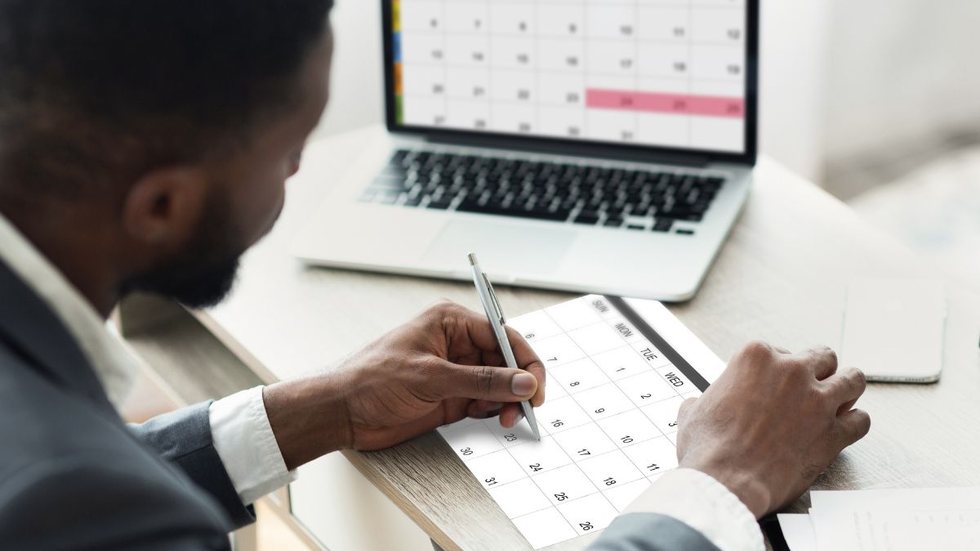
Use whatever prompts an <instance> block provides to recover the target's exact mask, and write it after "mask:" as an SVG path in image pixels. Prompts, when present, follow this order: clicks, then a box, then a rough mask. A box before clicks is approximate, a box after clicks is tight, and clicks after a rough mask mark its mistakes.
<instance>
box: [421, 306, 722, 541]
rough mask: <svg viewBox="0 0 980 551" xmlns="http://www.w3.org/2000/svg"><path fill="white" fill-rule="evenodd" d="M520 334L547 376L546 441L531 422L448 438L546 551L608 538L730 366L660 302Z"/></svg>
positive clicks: (672, 462)
mask: <svg viewBox="0 0 980 551" xmlns="http://www.w3.org/2000/svg"><path fill="white" fill-rule="evenodd" d="M509 325H510V326H511V327H513V328H515V329H517V330H518V331H519V332H521V333H522V334H523V336H524V337H525V338H526V339H527V340H528V342H529V343H530V344H531V346H532V347H533V348H534V350H535V352H537V354H538V356H539V357H540V358H541V361H542V362H543V363H544V364H545V369H546V371H547V381H548V382H547V387H546V401H545V403H544V405H542V406H541V407H538V408H535V415H536V417H537V420H538V424H539V429H540V431H541V441H540V442H537V441H535V440H534V437H533V436H532V435H531V431H530V428H529V426H528V424H527V422H526V421H521V422H520V423H519V424H518V425H517V426H516V427H514V428H512V429H505V428H503V427H501V426H500V423H499V421H498V420H497V419H485V420H479V419H465V420H463V421H460V422H459V423H455V424H453V425H449V426H447V427H443V428H440V429H439V432H440V434H442V436H443V438H444V439H445V440H446V442H448V443H449V445H450V446H451V447H452V448H453V450H455V452H456V454H457V455H458V456H459V458H460V459H461V460H462V461H463V463H465V464H466V466H467V467H469V469H470V471H471V472H472V473H473V475H474V476H475V477H476V478H477V480H479V482H480V483H481V484H482V485H483V487H484V488H485V489H486V491H487V492H489V494H490V496H492V497H493V499H494V501H496V502H497V504H498V505H499V506H500V508H501V509H502V510H503V512H504V513H505V514H506V515H507V516H508V517H509V518H510V519H511V520H512V521H513V522H514V525H515V526H516V527H517V529H518V530H520V532H521V533H522V534H523V535H524V537H526V538H527V540H528V542H529V543H530V544H531V545H532V546H533V547H534V548H535V549H540V548H542V547H547V546H549V545H552V544H555V543H558V542H561V541H565V540H567V539H571V538H574V537H577V536H580V535H584V534H589V533H593V532H597V531H600V530H602V529H603V528H605V527H606V526H608V525H609V523H610V522H612V520H613V518H614V517H615V516H616V515H617V514H619V513H620V512H622V511H623V510H624V509H625V508H626V507H627V506H628V505H629V504H630V503H631V502H632V501H633V500H634V499H635V498H636V497H637V496H639V495H640V494H641V493H642V492H643V491H644V490H645V489H646V488H647V487H648V486H649V485H650V484H651V482H652V481H654V480H656V479H657V477H659V476H661V475H662V474H663V473H664V472H665V471H668V470H670V469H672V468H674V467H676V466H677V451H676V447H675V441H676V435H677V423H676V418H677V412H678V410H679V408H680V405H681V403H682V402H683V401H684V400H685V399H687V398H690V397H693V396H699V395H700V394H701V392H702V391H703V390H705V389H706V388H707V386H708V382H709V381H713V380H714V379H715V378H717V376H718V375H719V374H720V373H721V370H722V369H724V364H723V363H722V362H721V360H719V359H718V358H717V357H716V356H715V355H714V354H713V353H711V352H710V350H708V349H707V347H705V346H704V345H703V344H702V343H701V342H700V341H699V340H698V339H697V337H695V336H694V335H693V334H692V333H690V331H688V330H687V329H686V328H685V327H684V326H683V325H682V324H681V323H680V322H679V321H678V320H677V319H676V318H674V317H673V316H672V315H671V314H670V312H669V311H667V309H666V308H664V307H663V305H661V304H660V303H658V302H654V301H640V300H633V299H626V300H624V299H621V298H618V297H602V296H597V295H591V296H586V297H582V298H579V299H576V300H573V301H570V302H566V303H563V304H559V305H557V306H554V307H551V308H547V309H545V310H540V311H537V312H533V313H531V314H527V315H525V316H521V317H519V318H516V319H513V320H511V321H510V322H509ZM668 341H669V342H668ZM682 353H683V354H685V355H686V359H685V356H682V355H681V354H682ZM692 364H693V365H697V366H698V368H697V369H695V368H694V367H693V365H692Z"/></svg>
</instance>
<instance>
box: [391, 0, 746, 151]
mask: <svg viewBox="0 0 980 551" xmlns="http://www.w3.org/2000/svg"><path fill="white" fill-rule="evenodd" d="M757 3H758V0H522V1H510V0H484V1H464V0H387V1H386V2H384V5H385V10H384V12H385V14H384V17H385V20H386V21H385V33H386V46H387V47H386V50H387V51H386V62H387V76H388V79H387V84H388V94H387V97H388V121H389V126H390V127H391V128H392V129H395V130H398V129H401V130H410V131H411V130H415V131H421V132H426V131H437V132H465V133H470V134H472V133H478V134H487V135H500V136H506V137H514V136H522V137H525V138H534V139H547V140H552V141H554V140H561V141H566V142H567V141H574V142H583V143H595V144H603V145H607V146H608V145H616V146H630V147H640V148H657V149H665V150H676V151H683V152H708V153H719V154H723V155H725V156H730V157H735V158H744V157H745V156H751V157H752V158H754V155H755V144H754V140H755V89H756V86H755V78H756V70H755V67H754V64H755V62H756V61H755V60H756V58H757V56H756V52H755V50H757V46H756V44H757V39H756V36H755V34H756V28H757V25H756V24H755V22H756V20H757V17H758V16H757V13H758V10H757V7H758V6H757Z"/></svg>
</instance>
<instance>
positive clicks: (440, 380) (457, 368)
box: [428, 361, 539, 403]
mask: <svg viewBox="0 0 980 551" xmlns="http://www.w3.org/2000/svg"><path fill="white" fill-rule="evenodd" d="M428 381H430V383H431V384H432V385H433V388H432V391H433V392H435V394H436V395H437V398H438V399H440V400H446V399H450V398H469V399H472V400H484V401H487V402H501V403H503V402H516V401H520V400H528V399H530V398H531V397H532V396H535V395H536V394H537V393H538V388H539V383H538V378H537V377H536V376H535V375H534V374H532V373H528V372H527V371H524V370H521V369H510V368H507V367H490V366H485V365H482V366H469V365H456V364H452V363H450V362H445V361H440V362H439V363H438V364H437V370H436V372H435V373H433V374H432V376H431V377H428Z"/></svg>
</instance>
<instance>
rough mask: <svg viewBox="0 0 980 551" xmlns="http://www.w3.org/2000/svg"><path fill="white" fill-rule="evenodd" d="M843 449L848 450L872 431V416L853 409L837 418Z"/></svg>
mask: <svg viewBox="0 0 980 551" xmlns="http://www.w3.org/2000/svg"><path fill="white" fill-rule="evenodd" d="M837 426H838V427H839V431H840V436H841V440H842V441H841V447H842V448H846V447H847V446H850V445H851V444H853V443H855V442H857V441H858V440H860V439H862V438H864V437H865V436H866V435H867V434H868V432H869V431H870V430H871V416H870V415H868V412H866V411H864V410H860V409H852V410H850V411H847V412H845V413H842V414H841V415H838V416H837Z"/></svg>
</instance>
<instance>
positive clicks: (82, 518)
mask: <svg viewBox="0 0 980 551" xmlns="http://www.w3.org/2000/svg"><path fill="white" fill-rule="evenodd" d="M329 9H330V2H329V1H328V0H251V1H249V2H242V1H241V0H208V1H206V2H199V1H191V0H141V1H133V0H0V412H2V415H0V442H3V446H2V448H0V547H2V548H4V549H7V548H10V549H41V550H45V549H74V548H80V549H225V548H227V547H228V539H227V536H226V534H227V532H228V531H229V530H231V529H233V528H235V527H239V526H242V525H245V524H247V523H249V522H251V521H252V520H253V515H252V510H251V508H250V504H251V503H252V502H253V501H254V500H255V499H257V498H258V497H260V496H261V495H263V494H265V493H268V492H270V491H272V490H273V489H275V488H277V487H279V486H281V485H283V484H285V483H287V482H288V481H289V480H290V478H291V474H290V473H291V471H292V470H293V469H295V468H296V467H298V466H300V465H302V464H304V463H306V462H308V461H310V460H312V459H314V458H316V457H319V456H321V455H323V454H326V453H329V452H331V451H335V450H339V449H344V448H353V449H359V450H373V449H379V448H384V447H388V446H392V445H395V444H397V443H399V442H402V441H404V440H407V439H409V438H412V437H414V436H417V435H419V434H422V433H424V432H427V431H430V430H432V429H434V428H436V427H437V426H440V425H442V424H445V423H451V422H454V421H456V420H459V419H461V418H463V417H465V416H476V417H485V416H488V415H498V416H499V418H500V422H501V423H502V424H503V425H505V426H508V427H509V426H513V425H514V424H516V423H517V422H518V421H519V420H520V417H519V415H520V413H519V411H520V410H519V407H518V405H517V403H518V402H519V401H520V400H525V399H530V400H531V401H532V402H533V403H534V404H535V405H540V404H541V403H543V401H544V393H545V384H544V370H543V368H542V366H541V363H540V362H539V361H538V359H537V358H536V357H535V355H534V353H533V352H532V351H531V349H530V348H529V347H528V345H527V343H526V342H524V341H523V340H522V339H521V338H520V337H519V336H518V335H516V334H514V335H512V341H513V346H514V349H515V352H516V355H517V358H518V361H519V363H520V365H521V366H522V368H523V370H507V369H505V368H502V367H499V366H502V364H503V362H502V361H501V356H500V354H499V352H498V351H497V346H496V344H495V342H494V339H493V337H492V334H491V332H490V328H489V325H488V324H487V323H486V320H485V318H484V317H483V316H482V315H477V314H475V313H472V312H469V311H466V310H464V309H462V308H460V307H457V306H454V305H448V304H445V305H440V306H437V307H435V308H433V309H431V310H429V311H428V312H426V313H424V314H423V315H421V316H420V317H419V318H418V319H416V320H414V321H412V322H410V323H409V324H407V325H405V326H404V327H402V328H400V329H397V330H395V331H394V332H392V333H391V334H389V335H387V336H385V337H382V338H381V339H380V340H378V341H377V342H375V343H373V344H372V345H370V346H368V347H367V348H366V349H365V350H364V351H362V352H360V353H359V354H356V355H354V356H352V357H351V358H350V359H349V360H348V361H347V362H346V365H345V366H344V368H343V369H341V370H339V371H337V372H332V373H329V374H323V375H320V376H315V377H311V378H308V379H304V380H300V381H291V382H285V383H281V384H277V385H273V386H269V387H264V388H256V389H252V390H248V391H245V392H242V393H239V394H236V395H234V396H231V397H228V398H226V399H224V400H219V401H216V402H213V403H205V404H201V405H198V406H194V407H191V408H188V409H186V410H182V411H179V412H176V413H174V414H170V415H166V416H163V417H161V418H157V419H154V420H152V421H150V422H149V423H146V424H144V425H141V426H137V427H127V426H125V425H124V424H123V423H122V421H121V420H120V419H119V417H118V415H117V413H116V412H115V410H114V408H113V406H112V405H111V401H110V398H109V396H116V395H118V394H120V389H122V388H123V387H124V386H125V384H124V383H125V379H126V366H127V363H128V358H127V357H126V355H125V353H124V352H122V349H121V348H120V346H119V343H118V342H117V341H115V340H113V338H112V337H111V336H109V335H108V334H107V333H106V331H105V325H104V322H105V319H106V317H107V316H108V315H109V313H110V311H111V310H112V309H113V307H114V305H115V304H116V303H117V302H118V301H119V300H120V299H121V298H122V297H123V296H125V295H126V294H127V293H129V292H131V291H135V290H141V291H149V292H154V293H158V294H160V295H163V296H167V297H170V298H173V299H175V300H178V301H181V302H183V303H184V304H186V305H188V306H192V307H203V306H207V305H210V304H214V303H216V302H218V301H219V300H220V299H221V298H222V297H223V296H224V295H225V294H226V292H227V291H228V289H229V288H230V287H231V284H232V281H233V279H234V274H235V270H236V267H237V263H238V258H239V256H240V255H241V254H242V253H243V252H244V251H245V250H246V249H247V248H248V247H249V246H251V245H252V244H253V243H254V242H256V241H257V240H258V239H260V238H261V237H262V236H263V235H264V234H265V233H266V232H267V231H268V230H269V228H270V227H271V226H272V225H273V223H274V221H275V219H276V217H277V216H278V214H279V211H280V209H281V207H282V203H283V197H284V185H283V183H284V181H285V180H286V179H287V178H288V177H289V176H290V175H292V174H293V173H295V172H296V170H297V169H298V165H299V159H300V154H301V151H302V149H303V145H304V142H305V140H306V138H307V136H308V135H309V133H310V131H311V130H312V129H313V128H314V126H316V124H317V121H318V120H319V118H320V115H321V112H322V111H323V109H324V106H325V104H326V102H327V74H328V71H329V65H330V54H331V49H332V42H331V33H330V30H329V28H328V27H327V24H326V20H327V15H328V12H329ZM341 85H343V84H342V83H341ZM329 314H330V313H326V315H329ZM863 391H864V379H863V376H862V375H861V373H860V372H859V371H857V370H847V371H843V372H840V373H838V372H837V362H836V358H835V356H834V355H833V353H832V352H830V351H829V350H815V351H810V352H807V353H804V354H798V355H790V354H788V353H787V352H785V351H781V350H775V349H773V348H770V347H769V346H767V345H764V344H751V345H749V346H747V347H746V348H745V349H744V350H742V351H741V352H740V353H738V354H737V355H736V356H735V357H734V358H733V360H732V362H731V365H730V366H729V369H728V370H727V371H726V372H725V374H724V375H723V376H722V377H721V378H720V379H719V380H718V381H717V382H716V383H715V384H714V385H713V386H712V387H711V389H709V390H708V392H706V393H705V394H704V396H703V397H701V398H700V399H698V400H695V401H689V402H688V403H686V404H684V407H683V409H682V411H681V415H680V419H679V423H680V434H679V439H678V457H679V461H680V465H681V467H682V468H680V469H678V470H676V471H674V472H672V473H668V474H667V475H664V476H663V477H662V478H660V479H659V480H658V481H657V482H656V483H655V484H654V485H653V486H652V487H651V489H650V490H649V491H648V492H647V493H646V494H644V495H643V496H641V497H640V498H639V499H638V500H637V501H636V503H635V504H634V505H633V506H632V508H631V511H632V512H631V513H630V514H627V515H624V516H622V517H621V518H620V519H618V520H617V521H615V522H614V523H613V525H612V526H610V527H609V529H607V530H606V532H605V533H604V534H603V536H602V537H601V538H600V539H599V541H598V542H596V543H595V548H596V549H610V550H611V549H622V550H626V549H759V548H761V546H762V536H761V533H760V532H759V529H758V526H757V525H756V523H755V520H756V519H757V518H759V517H761V516H762V515H765V514H767V513H769V512H771V511H774V510H776V509H778V508H780V507H781V506H783V505H785V504H787V503H789V502H790V501H791V500H793V499H794V498H795V497H797V496H798V495H800V494H801V493H802V492H803V491H804V490H805V489H806V488H807V487H808V486H809V485H810V484H811V483H812V481H813V480H814V478H815V477H816V476H817V475H818V474H819V473H820V472H822V471H823V470H824V469H825V468H826V467H827V466H828V465H829V464H830V462H831V461H832V460H833V459H834V458H835V457H836V456H837V454H838V453H839V452H840V451H841V450H842V449H843V448H844V447H846V446H848V445H850V444H851V443H853V442H855V441H856V440H858V439H860V438H861V437H862V436H864V435H865V434H866V433H867V431H868V429H869V424H870V420H869V418H868V416H867V414H866V413H864V412H862V411H860V410H855V409H852V408H853V405H854V403H855V401H856V400H857V399H858V398H859V397H860V395H861V394H862V393H863Z"/></svg>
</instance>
